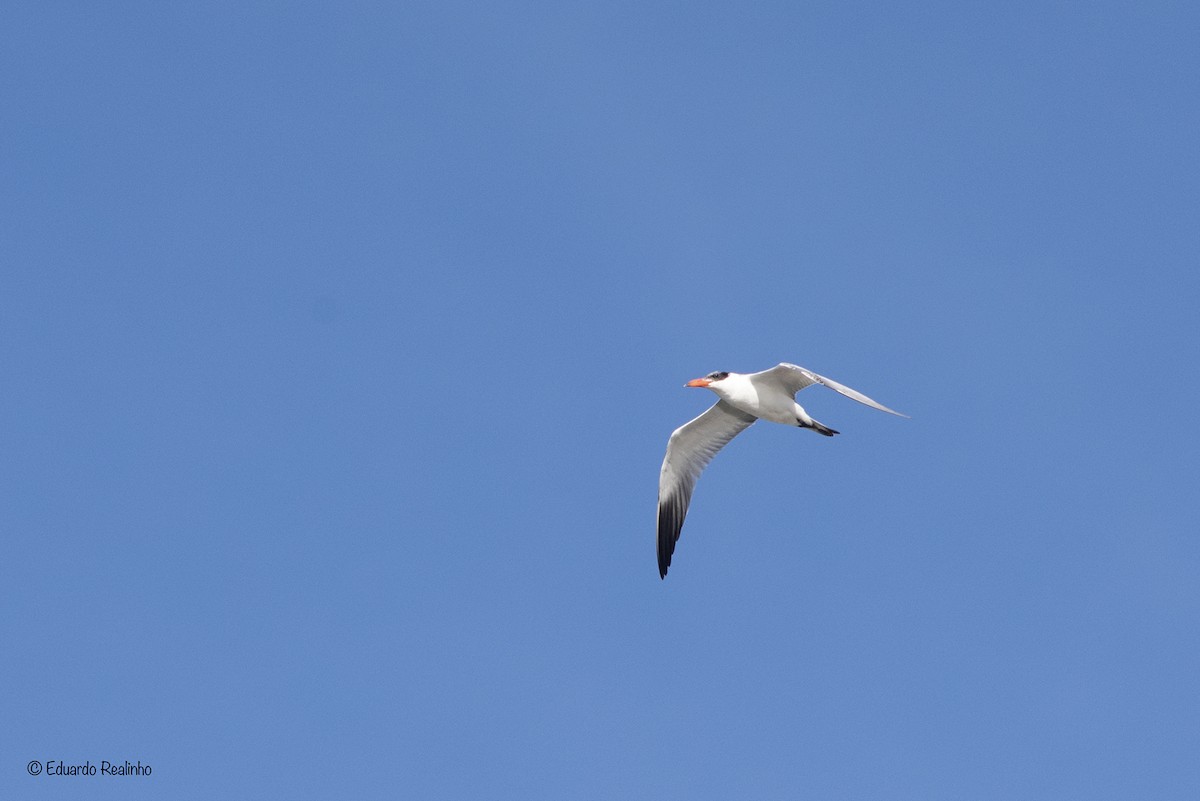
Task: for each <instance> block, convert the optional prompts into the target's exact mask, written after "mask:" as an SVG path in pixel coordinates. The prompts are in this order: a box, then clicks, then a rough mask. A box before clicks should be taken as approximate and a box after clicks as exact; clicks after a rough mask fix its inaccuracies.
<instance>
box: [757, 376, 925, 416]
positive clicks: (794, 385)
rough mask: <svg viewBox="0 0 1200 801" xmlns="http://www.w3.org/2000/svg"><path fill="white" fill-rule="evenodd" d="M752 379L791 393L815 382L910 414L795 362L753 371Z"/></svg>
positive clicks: (873, 404) (883, 409) (877, 406)
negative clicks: (756, 371) (758, 371)
mask: <svg viewBox="0 0 1200 801" xmlns="http://www.w3.org/2000/svg"><path fill="white" fill-rule="evenodd" d="M750 380H751V381H753V382H755V383H764V384H774V385H775V386H777V387H780V388H781V389H783V390H784V391H785V392H787V393H788V394H789V395H795V394H796V393H797V392H799V391H800V390H802V389H804V388H805V387H811V386H812V385H813V384H822V385H824V386H827V387H829V388H830V389H832V390H833V391H835V392H840V393H841V394H843V395H845V396H846V397H847V398H850V399H852V400H856V401H858V402H859V403H865V404H866V405H867V406H870V407H871V408H872V409H878V410H879V411H881V412H887V413H888V414H894V415H896V416H897V417H908V415H906V414H901V413H900V412H898V411H896V410H895V409H889V408H888V407H886V406H884V405H883V404H882V403H880V402H879V401H875V400H871V399H870V398H868V397H867V396H866V395H864V394H862V393H861V392H859V391H858V390H854V389H850V387H848V386H846V385H845V384H839V383H838V382H836V381H834V380H833V379H832V378H826V377H825V376H823V375H817V374H816V373H814V372H813V371H812V370H806V369H804V368H803V367H799V366H797V365H794V364H788V363H787V362H784V363H783V364H779V365H776V366H775V367H772V368H771V369H770V370H763V371H762V372H761V373H751V374H750Z"/></svg>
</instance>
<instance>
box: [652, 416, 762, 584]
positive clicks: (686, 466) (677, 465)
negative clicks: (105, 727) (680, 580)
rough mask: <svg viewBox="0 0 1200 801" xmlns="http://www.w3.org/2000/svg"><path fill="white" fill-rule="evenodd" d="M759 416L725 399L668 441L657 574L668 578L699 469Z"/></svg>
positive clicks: (660, 499)
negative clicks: (738, 408)
mask: <svg viewBox="0 0 1200 801" xmlns="http://www.w3.org/2000/svg"><path fill="white" fill-rule="evenodd" d="M757 419H758V418H757V417H755V416H754V415H752V414H746V413H745V412H742V411H738V410H737V409H735V408H734V407H732V406H730V405H729V404H728V403H726V402H725V401H717V403H716V405H715V406H713V407H712V408H711V409H709V410H708V411H707V412H705V413H704V414H702V415H700V416H699V417H697V418H696V419H695V420H692V421H691V422H690V423H685V424H684V425H682V426H680V427H679V428H677V429H675V432H674V433H673V434H671V439H670V440H668V441H667V455H666V457H665V458H663V464H662V473H660V474H659V477H658V575H659V577H660V578H666V575H667V568H668V567H670V565H671V554H673V553H675V542H676V540H678V539H679V531H680V529H682V528H683V519H684V518H685V517H687V510H688V503H690V502H691V500H692V489H693V488H694V487H695V486H696V479H697V478H699V476H700V473H701V472H702V471H703V470H704V468H705V467H707V466H708V463H709V462H711V461H712V458H713V457H714V456H716V455H717V451H719V450H721V448H724V447H725V445H726V443H728V442H729V440H731V439H733V438H734V437H736V436H737V435H738V434H740V433H741V432H742V431H744V430H745V429H747V428H748V427H749V426H750V424H751V423H753V422H754V421H755V420H757Z"/></svg>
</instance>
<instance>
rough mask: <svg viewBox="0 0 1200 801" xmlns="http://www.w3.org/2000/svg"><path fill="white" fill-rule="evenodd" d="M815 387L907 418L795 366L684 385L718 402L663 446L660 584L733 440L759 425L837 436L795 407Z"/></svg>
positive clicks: (711, 377) (724, 375)
mask: <svg viewBox="0 0 1200 801" xmlns="http://www.w3.org/2000/svg"><path fill="white" fill-rule="evenodd" d="M813 384H822V385H824V386H827V387H829V388H830V389H832V390H835V391H836V392H840V393H841V394H843V395H845V396H846V397H847V398H852V399H854V400H856V401H858V402H859V403H865V404H866V405H868V406H870V407H872V408H875V409H878V410H879V411H881V412H887V413H889V414H894V415H897V416H898V417H907V415H904V414H900V412H897V411H895V410H893V409H889V408H888V407H886V406H884V405H883V404H882V403H878V402H877V401H873V400H871V399H870V398H868V397H867V396H866V395H864V394H862V393H861V392H857V391H855V390H853V389H850V387H847V386H844V385H842V384H839V383H838V382H836V381H834V380H833V379H831V378H826V377H825V376H821V375H817V374H816V373H814V372H812V371H811V370H805V369H804V368H803V367H797V366H796V365H794V364H787V363H784V364H779V365H776V366H775V367H772V368H771V369H770V370H763V371H762V372H761V373H749V374H743V373H724V372H722V373H709V374H708V375H706V376H704V378H695V379H692V380H691V381H689V382H687V384H685V385H684V386H688V387H704V388H705V389H711V390H712V391H713V392H715V393H716V394H717V397H718V398H720V400H718V401H717V402H716V404H715V405H714V406H713V407H712V408H710V409H709V410H708V411H706V412H705V413H704V414H702V415H700V416H699V417H697V418H696V419H695V420H692V421H691V422H689V423H685V424H684V425H682V426H680V427H679V428H677V429H675V431H674V433H672V434H671V439H669V440H668V441H667V455H666V457H665V458H664V459H663V464H662V473H660V474H659V478H658V575H659V577H660V578H666V577H667V568H668V567H670V566H671V554H673V553H675V542H676V541H677V540H678V539H679V531H680V529H682V528H683V519H684V518H685V517H686V516H687V510H688V503H689V502H690V501H691V499H692V489H693V488H694V487H695V486H696V479H697V478H699V477H700V473H701V471H703V470H704V468H705V467H707V466H708V463H709V462H711V461H712V458H713V457H714V456H716V455H717V451H719V450H721V448H724V447H725V445H726V444H727V443H728V442H729V441H730V440H731V439H733V438H734V437H736V436H737V435H738V434H740V433H741V432H742V431H744V430H745V429H747V428H749V427H750V425H751V424H752V423H754V421H755V420H760V419H761V420H770V421H771V422H772V423H782V424H783V425H785V426H799V427H800V428H809V429H812V430H813V431H816V432H817V433H818V434H824V435H825V436H827V437H832V436H833V435H834V434H837V433H838V432H837V431H834V430H833V429H832V428H830V427H829V426H827V425H825V424H824V423H819V422H817V421H816V420H814V419H813V418H812V417H811V416H810V415H809V414H808V412H806V411H804V407H803V406H801V405H800V404H798V403H796V393H797V392H799V391H800V390H802V389H804V388H805V387H810V386H812V385H813Z"/></svg>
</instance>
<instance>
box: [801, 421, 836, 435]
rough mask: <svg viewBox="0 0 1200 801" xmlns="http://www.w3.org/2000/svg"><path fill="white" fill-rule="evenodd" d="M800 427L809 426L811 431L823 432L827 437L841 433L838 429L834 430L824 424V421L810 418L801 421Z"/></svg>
mask: <svg viewBox="0 0 1200 801" xmlns="http://www.w3.org/2000/svg"><path fill="white" fill-rule="evenodd" d="M800 427H801V428H811V429H812V430H813V431H816V432H817V433H818V434H824V435H825V436H827V437H832V436H833V435H834V434H840V433H841V432H840V431H834V430H833V429H832V428H830V427H829V426H827V425H825V424H824V423H818V422H817V421H816V420H811V421H810V422H808V423H804V422H801V423H800Z"/></svg>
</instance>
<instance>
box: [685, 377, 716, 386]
mask: <svg viewBox="0 0 1200 801" xmlns="http://www.w3.org/2000/svg"><path fill="white" fill-rule="evenodd" d="M711 383H712V381H709V380H708V379H707V378H693V379H692V380H691V381H689V382H687V383H686V384H684V386H685V387H707V386H708V385H709V384H711Z"/></svg>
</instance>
